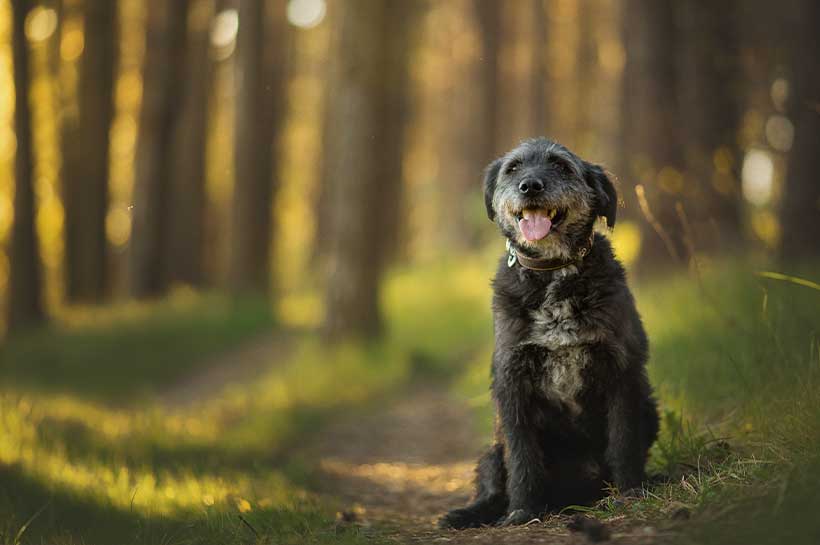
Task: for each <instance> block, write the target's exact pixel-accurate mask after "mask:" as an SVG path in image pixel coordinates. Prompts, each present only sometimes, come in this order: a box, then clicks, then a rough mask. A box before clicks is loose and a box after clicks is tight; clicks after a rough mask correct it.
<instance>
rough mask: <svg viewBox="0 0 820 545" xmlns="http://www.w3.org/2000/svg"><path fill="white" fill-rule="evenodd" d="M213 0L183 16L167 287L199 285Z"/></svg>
mask: <svg viewBox="0 0 820 545" xmlns="http://www.w3.org/2000/svg"><path fill="white" fill-rule="evenodd" d="M215 9H216V6H215V2H214V0H195V1H194V2H192V5H191V12H190V14H189V17H188V28H187V36H186V47H185V64H184V72H185V76H184V77H185V97H184V100H183V103H182V104H181V108H180V110H181V111H180V114H179V122H178V123H176V127H175V130H174V135H173V150H174V161H173V165H172V176H171V186H170V195H169V199H170V209H171V210H172V211H173V215H174V221H173V226H172V228H171V229H170V232H169V233H168V244H167V250H168V255H167V256H166V267H167V272H166V274H167V278H168V281H169V282H172V283H182V284H188V285H191V286H202V284H203V282H204V270H203V240H204V229H205V225H204V222H205V148H206V144H207V136H208V117H209V111H210V108H209V103H210V96H211V88H212V85H213V68H214V66H213V62H212V61H211V57H210V47H211V42H210V30H211V22H212V21H213V17H214V14H215Z"/></svg>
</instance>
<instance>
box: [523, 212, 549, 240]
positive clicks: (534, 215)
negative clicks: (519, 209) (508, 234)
mask: <svg viewBox="0 0 820 545" xmlns="http://www.w3.org/2000/svg"><path fill="white" fill-rule="evenodd" d="M523 216H524V217H523V218H521V219H520V220H518V228H519V229H521V233H523V234H524V238H525V239H527V240H528V241H529V242H534V241H536V240H541V239H542V238H544V237H545V236H547V234H549V232H550V228H551V227H552V221H550V218H549V216H547V213H546V211H545V210H524V212H523Z"/></svg>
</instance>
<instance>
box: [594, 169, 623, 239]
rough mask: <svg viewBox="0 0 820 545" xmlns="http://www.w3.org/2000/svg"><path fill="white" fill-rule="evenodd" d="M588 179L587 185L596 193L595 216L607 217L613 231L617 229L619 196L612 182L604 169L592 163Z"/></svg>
mask: <svg viewBox="0 0 820 545" xmlns="http://www.w3.org/2000/svg"><path fill="white" fill-rule="evenodd" d="M586 179H587V180H586V181H587V184H589V186H590V187H591V188H592V190H593V191H594V192H595V200H596V205H595V209H594V212H595V215H596V216H603V217H605V218H606V224H607V226H608V227H609V228H610V229H612V228H613V227H615V215H616V212H617V211H618V194H617V193H616V192H615V186H614V185H613V184H612V180H610V179H609V176H607V174H606V172H604V169H602V168H601V167H599V166H598V165H593V164H591V163H587V174H586Z"/></svg>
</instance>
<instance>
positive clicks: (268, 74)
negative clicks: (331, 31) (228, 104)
mask: <svg viewBox="0 0 820 545" xmlns="http://www.w3.org/2000/svg"><path fill="white" fill-rule="evenodd" d="M284 15H285V7H284V5H283V2H282V1H281V0H239V35H238V36H237V50H236V54H237V57H236V67H237V78H236V81H237V88H236V132H235V138H236V142H235V145H236V150H235V161H236V184H235V186H234V196H233V217H232V222H231V257H230V270H229V279H230V287H231V290H232V291H233V292H234V293H237V294H240V293H258V294H267V293H268V292H269V291H270V282H271V278H270V271H271V264H270V257H271V240H272V233H271V230H272V222H271V208H272V206H273V204H272V201H273V195H274V186H275V185H277V184H276V178H277V176H278V172H277V171H278V166H279V161H278V156H279V149H278V142H277V140H278V136H279V127H280V125H281V119H282V114H283V112H282V109H283V108H282V107H283V100H284V94H285V90H284V86H285V71H284V64H285V60H286V55H285V46H286V44H287V41H286V34H285V33H286V30H287V23H286V21H285V20H284Z"/></svg>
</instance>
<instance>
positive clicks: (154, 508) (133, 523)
mask: <svg viewBox="0 0 820 545" xmlns="http://www.w3.org/2000/svg"><path fill="white" fill-rule="evenodd" d="M491 270H492V261H491V260H490V259H487V260H483V259H478V258H476V259H473V260H461V261H460V262H459V264H458V266H453V264H448V263H437V264H433V265H430V266H427V267H424V268H417V269H406V270H398V271H395V273H394V274H392V275H391V278H390V279H389V281H388V282H387V284H386V286H385V290H384V301H385V309H386V315H387V323H388V329H387V335H386V338H385V339H384V340H382V341H381V342H378V343H370V344H358V343H348V344H343V345H340V346H336V347H328V346H325V345H324V344H322V343H321V342H320V341H319V340H318V339H316V338H315V337H314V336H313V335H311V334H309V333H305V332H304V331H305V330H304V329H298V328H297V329H296V330H294V332H293V334H292V335H291V342H290V345H291V346H290V349H289V350H283V351H282V353H281V354H278V355H276V356H275V357H273V356H272V357H273V358H274V359H275V360H276V361H271V366H270V368H269V369H267V370H266V371H265V372H264V373H263V374H261V375H260V376H259V377H257V378H256V379H255V380H254V382H253V383H252V384H246V385H243V386H242V387H227V388H225V389H224V390H223V391H221V392H219V393H218V394H215V395H213V396H210V397H208V398H207V399H202V400H200V401H199V402H196V403H194V404H192V405H190V406H185V407H181V408H175V409H169V407H168V406H166V405H164V404H163V402H162V399H163V397H162V392H163V391H164V390H166V389H167V388H168V386H169V384H173V383H175V382H177V381H179V380H181V379H182V378H183V377H185V376H188V375H190V374H193V373H195V372H196V371H197V370H198V369H199V368H200V367H201V365H202V364H203V362H206V361H210V360H209V358H210V357H211V356H212V355H213V354H217V353H219V352H224V351H227V350H230V349H231V348H232V347H234V346H236V345H237V344H239V343H241V342H242V341H243V340H245V339H248V338H250V337H253V336H256V335H258V334H260V333H261V332H262V331H264V330H266V329H269V328H271V327H279V328H283V329H293V327H294V324H296V325H300V326H305V325H307V326H311V325H315V324H316V320H317V317H319V316H320V315H321V308H320V306H319V304H318V300H317V298H316V296H315V295H313V294H301V295H294V296H292V297H289V298H288V299H286V300H284V301H282V306H281V309H284V311H283V312H280V319H279V323H278V325H276V326H275V325H274V319H273V318H272V317H271V314H270V312H269V311H268V310H267V309H266V308H264V306H260V305H259V304H258V303H253V302H243V303H240V304H238V305H237V304H233V303H229V302H228V301H227V300H225V299H222V298H220V297H218V296H213V295H212V296H204V297H201V296H193V295H190V294H187V295H186V294H183V295H181V296H177V297H174V298H171V300H169V301H167V302H163V303H159V304H153V305H147V306H146V305H137V306H133V305H127V306H125V307H117V308H113V309H104V310H94V311H90V310H85V311H82V310H81V311H72V312H70V313H67V314H66V315H65V316H62V317H61V319H60V320H59V321H58V323H57V325H56V326H54V327H52V328H51V329H49V330H47V331H40V332H36V333H34V334H32V335H31V336H30V337H27V338H23V339H16V340H13V341H10V342H8V343H7V344H5V345H3V347H2V349H0V350H1V352H0V379H2V383H1V384H2V386H0V521H2V522H0V545H6V544H17V543H20V544H28V543H31V544H34V543H55V544H57V545H61V544H62V545H68V544H72V545H73V544H79V543H87V544H107V543H118V544H119V543H151V544H153V543H157V544H169V545H185V544H196V543H226V544H232V543H351V544H353V543H361V542H364V541H367V542H368V543H372V542H379V541H380V540H381V539H382V534H381V533H380V531H379V529H378V528H375V529H367V530H364V529H356V528H355V527H353V528H347V527H346V528H341V527H337V526H336V524H335V523H334V514H335V509H336V507H337V506H335V505H333V504H332V503H327V499H320V498H317V497H315V496H314V495H312V494H311V493H310V492H309V490H308V485H309V484H310V480H311V476H310V472H309V464H307V465H306V463H300V461H299V459H298V457H297V458H296V460H295V461H294V458H293V456H292V454H293V446H294V445H298V444H302V443H305V442H307V441H309V440H310V437H311V435H312V434H315V433H318V432H319V431H320V430H321V428H322V426H323V424H324V423H325V422H328V421H329V420H330V419H332V418H333V417H335V416H336V415H337V414H338V413H339V412H345V411H350V410H365V409H362V407H373V406H374V404H375V405H377V404H378V403H380V402H382V401H384V400H385V399H388V398H390V397H391V396H395V395H398V394H399V392H401V391H403V389H404V388H405V387H406V386H407V384H408V383H410V382H412V381H413V380H414V379H415V378H416V377H418V376H420V375H423V376H427V377H430V376H433V377H436V378H437V379H438V380H441V381H449V382H451V383H452V384H453V389H454V391H455V392H457V393H458V394H459V395H460V396H462V397H463V398H465V399H467V400H468V402H469V404H470V405H471V406H472V407H473V408H474V409H475V412H476V418H477V422H478V426H479V429H480V430H481V431H480V433H482V434H484V435H485V436H486V437H487V438H489V437H490V436H491V429H492V423H491V422H492V416H491V414H492V410H491V404H490V402H489V395H488V393H487V386H488V378H489V377H488V363H489V356H490V352H491V349H492V346H491V342H492V336H491V324H490V318H489V310H488V298H489V287H488V282H487V277H488V275H489V271H491ZM757 270H758V268H757V267H751V266H749V265H746V264H741V263H734V264H732V263H727V264H717V265H713V266H712V268H709V269H706V270H705V271H703V272H702V275H701V276H700V279H699V280H698V278H695V277H692V276H687V275H680V276H678V277H672V278H664V279H663V280H659V281H657V282H647V283H644V284H641V285H638V286H636V295H637V298H638V304H639V308H640V310H641V312H642V315H643V316H644V319H645V322H646V326H647V330H648V332H649V334H650V338H651V341H652V356H651V365H650V374H651V378H652V381H653V384H655V386H656V388H657V391H658V394H659V397H660V401H661V406H662V411H663V419H662V434H661V439H660V440H659V441H658V443H657V444H656V445H655V447H654V448H653V451H652V456H651V468H650V469H651V471H652V472H653V473H660V474H664V475H667V476H668V477H669V478H670V479H669V480H668V481H667V482H665V483H663V484H657V485H655V486H653V487H651V488H650V489H649V490H648V492H647V496H646V497H645V498H642V499H639V500H634V501H626V502H623V501H614V500H608V501H606V502H603V503H602V504H601V505H599V506H597V507H596V508H595V509H594V513H595V514H597V515H599V516H601V517H605V518H613V517H620V516H622V515H628V516H629V517H631V518H632V519H635V520H644V521H646V522H647V524H651V525H655V526H658V527H664V526H665V525H666V524H671V523H669V522H668V521H669V520H670V517H671V516H672V514H673V513H676V512H678V511H680V510H684V511H685V512H691V513H693V518H692V520H691V521H690V522H688V523H687V524H685V525H684V526H683V530H682V532H683V533H682V534H678V535H679V536H682V537H680V539H681V540H683V541H697V542H699V543H735V542H736V543H741V542H743V543H768V542H771V543H779V542H789V543H800V542H806V543H810V542H816V540H815V538H816V537H818V535H820V533H819V532H818V528H820V522H818V521H816V520H815V518H814V517H812V516H811V513H812V512H811V509H812V508H813V506H815V505H816V504H817V500H818V499H820V498H818V492H817V490H818V489H817V487H816V486H815V483H817V482H818V481H819V480H820V455H818V454H817V453H818V452H820V396H819V395H818V392H820V389H819V388H818V386H820V384H818V378H819V377H818V375H819V374H820V346H818V331H817V328H818V327H820V320H819V319H818V318H820V315H819V314H818V310H817V309H818V308H820V307H818V303H820V292H818V291H815V290H813V289H812V288H810V287H807V286H801V285H796V284H793V283H791V282H787V281H782V280H778V279H774V278H771V277H769V278H764V277H760V276H757V275H755V271H757ZM814 270H816V269H812V268H811V267H809V268H808V269H807V270H800V269H796V270H795V271H784V272H789V273H793V274H795V275H796V276H799V277H805V278H808V279H810V280H815V281H816V280H817V277H816V275H815V276H812V271H814ZM442 293H446V294H448V296H447V297H446V298H443V297H442V296H441V294H442ZM300 331H301V332H300ZM205 356H208V357H207V358H206V357H205ZM676 532H681V529H680V528H678V529H677V530H676ZM812 540H815V541H812Z"/></svg>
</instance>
